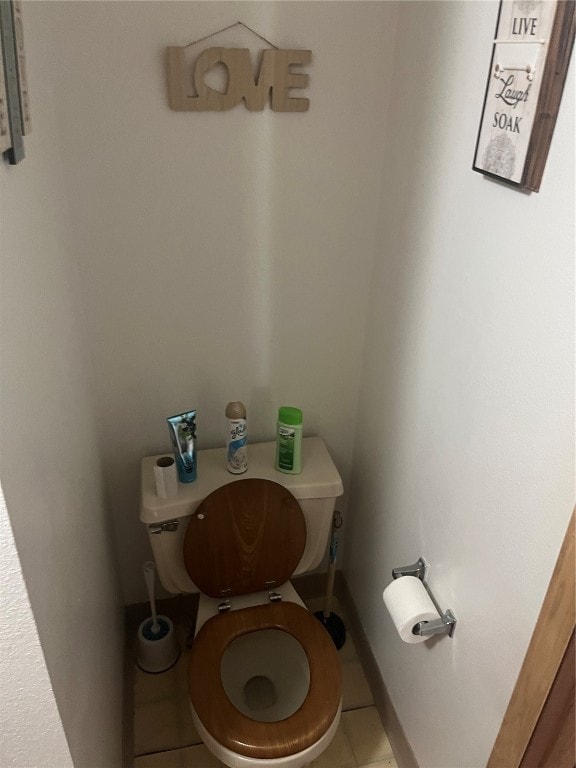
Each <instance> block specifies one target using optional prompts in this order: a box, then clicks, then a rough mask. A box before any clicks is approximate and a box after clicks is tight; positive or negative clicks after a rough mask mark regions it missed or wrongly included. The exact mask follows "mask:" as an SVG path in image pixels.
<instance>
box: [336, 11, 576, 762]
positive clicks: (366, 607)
mask: <svg viewBox="0 0 576 768" xmlns="http://www.w3.org/2000/svg"><path fill="white" fill-rule="evenodd" d="M496 14H497V3H495V2H490V3H488V2H479V3H473V2H466V3H461V2H426V3H402V4H401V9H400V16H399V26H398V37H397V40H396V53H395V57H394V72H393V83H394V84H393V89H392V97H391V103H390V114H391V124H390V129H391V133H390V144H389V146H388V154H387V163H386V167H385V170H384V188H383V196H382V203H381V214H382V226H381V228H380V253H379V256H378V258H377V259H376V261H375V266H374V272H373V274H372V278H371V285H372V289H371V308H370V319H369V331H368V336H367V343H366V348H365V355H364V364H363V376H362V384H361V388H360V399H359V403H360V405H359V413H358V423H357V431H356V447H355V455H354V461H353V471H352V490H351V497H350V504H349V508H350V513H349V526H350V527H349V530H348V538H347V549H346V554H347V557H346V568H345V570H346V576H347V578H348V580H349V583H350V586H351V588H352V594H353V596H354V599H355V600H356V602H357V604H358V606H359V609H360V615H361V618H362V622H363V624H364V627H365V629H366V632H367V635H368V638H369V640H370V643H371V645H372V648H373V650H374V653H375V655H376V658H377V661H378V664H379V666H380V668H381V670H382V674H383V676H384V680H385V682H386V685H387V686H388V690H389V692H390V694H391V697H392V700H393V702H394V705H395V707H396V709H397V711H398V715H399V716H400V719H401V721H402V724H403V726H404V728H405V731H406V734H407V736H408V739H409V741H410V742H411V744H412V747H413V749H414V751H415V755H416V758H417V759H418V761H419V764H420V766H421V768H480V766H483V765H485V763H486V760H487V758H488V756H489V753H490V750H491V747H492V744H493V742H494V739H495V737H496V733H497V730H498V727H499V724H500V722H501V720H502V717H503V714H504V711H505V708H506V705H507V702H508V699H509V697H510V694H511V692H512V688H513V685H514V682H515V680H516V677H517V674H518V671H519V667H520V664H521V662H522V659H523V656H524V653H525V651H526V647H527V645H528V642H529V639H530V636H531V633H532V631H533V628H534V624H535V621H536V618H537V614H538V611H539V608H540V605H541V603H542V600H543V597H544V593H545V590H546V587H547V583H548V581H549V578H550V575H551V572H552V569H553V566H554V563H555V560H556V556H557V554H558V550H559V548H560V544H561V541H562V538H563V535H564V532H565V529H566V526H567V523H568V518H569V515H570V512H571V509H572V506H573V503H574V488H573V470H574V444H573V425H574V385H573V373H574V370H573V353H574V345H573V342H574V338H573V298H574V202H575V201H574V67H573V63H572V71H571V74H570V77H569V80H568V83H567V85H566V89H565V93H564V100H563V104H562V108H561V113H560V118H559V121H558V124H557V128H556V133H555V136H554V139H553V142H552V148H551V151H550V155H549V159H548V164H547V168H546V172H545V175H544V180H543V184H542V190H541V192H540V193H539V194H532V195H527V194H523V193H521V192H518V191H516V190H513V189H510V188H508V187H506V186H504V185H500V184H498V183H495V182H493V181H489V180H487V179H484V178H483V177H482V176H481V175H479V174H477V173H474V172H473V171H472V170H471V165H472V157H473V152H474V145H475V140H476V132H477V127H478V122H479V119H480V112H481V107H482V102H483V94H484V87H485V83H486V76H487V69H488V65H489V58H490V50H491V49H490V44H491V40H492V38H493V33H494V28H495V20H496ZM420 555H423V556H424V557H425V558H426V559H427V560H428V562H429V563H430V564H431V571H430V578H429V582H430V586H431V588H432V591H433V592H434V593H435V595H436V597H437V599H438V600H439V602H440V603H441V606H442V607H444V608H448V607H450V608H452V609H453V610H454V612H455V614H456V616H457V618H458V625H457V628H456V634H455V637H454V638H453V639H447V638H441V639H440V640H439V641H437V642H435V641H429V642H427V643H426V644H421V645H418V646H409V645H405V644H403V643H402V642H401V641H400V639H399V637H398V636H397V634H396V633H395V632H394V630H393V627H392V623H391V620H390V618H389V616H388V614H387V613H386V611H385V608H384V605H383V603H382V599H381V593H382V590H383V589H384V587H385V586H386V585H387V584H388V583H389V582H390V580H391V570H392V568H393V567H394V566H398V565H403V564H407V563H411V562H414V560H416V559H417V558H418V556H420Z"/></svg>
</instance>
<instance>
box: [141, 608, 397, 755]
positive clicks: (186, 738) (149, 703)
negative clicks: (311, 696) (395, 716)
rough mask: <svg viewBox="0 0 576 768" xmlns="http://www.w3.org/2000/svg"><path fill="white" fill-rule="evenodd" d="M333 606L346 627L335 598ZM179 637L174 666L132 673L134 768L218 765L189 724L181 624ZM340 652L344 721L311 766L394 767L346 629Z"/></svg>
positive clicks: (385, 738) (387, 742)
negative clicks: (153, 672)
mask: <svg viewBox="0 0 576 768" xmlns="http://www.w3.org/2000/svg"><path fill="white" fill-rule="evenodd" d="M308 607H309V608H310V609H311V610H313V611H316V610H320V609H321V608H322V600H319V601H310V602H309V603H308ZM332 610H333V611H334V612H335V613H337V614H338V615H339V616H341V617H342V618H343V619H344V621H345V623H346V626H347V627H348V626H349V624H348V622H346V618H345V616H344V615H343V613H342V610H341V608H340V606H339V605H338V604H337V601H336V600H334V602H333V604H332ZM181 636H182V642H181V648H182V649H183V653H182V655H181V657H180V660H179V661H178V663H177V664H176V666H175V667H174V668H173V669H171V670H168V671H167V672H164V673H162V674H160V675H149V674H146V673H145V672H142V671H141V670H139V669H136V671H135V677H134V768H222V765H223V764H222V763H220V762H219V761H218V760H216V758H214V757H213V756H212V755H211V753H210V752H208V750H207V749H206V747H205V746H204V745H203V744H202V742H201V739H200V737H199V736H198V734H197V732H196V729H195V727H194V724H193V722H192V717H191V715H190V710H189V706H188V698H187V692H186V673H185V670H186V664H187V654H186V652H185V648H186V645H185V630H184V628H182V629H181ZM339 656H340V661H341V664H342V687H343V697H342V698H343V712H342V719H341V721H340V726H339V728H338V731H337V732H336V736H335V737H334V740H333V741H332V743H331V744H330V746H329V747H328V749H327V750H326V751H325V752H324V753H323V754H322V755H320V757H318V758H317V759H316V760H314V762H313V763H311V768H368V767H369V768H397V765H396V761H395V759H394V756H393V754H392V748H391V746H390V742H389V741H388V737H387V736H386V733H385V732H384V729H383V728H382V724H381V722H380V718H379V716H378V712H377V711H376V708H375V706H374V701H373V699H372V694H371V692H370V687H369V686H368V683H367V681H366V678H365V676H364V672H363V670H362V667H361V665H360V662H359V660H358V656H357V654H356V648H355V646H354V640H353V638H352V637H351V636H350V632H349V631H348V632H347V637H346V643H345V644H344V646H343V648H341V650H340V651H339Z"/></svg>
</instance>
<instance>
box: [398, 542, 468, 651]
mask: <svg viewBox="0 0 576 768" xmlns="http://www.w3.org/2000/svg"><path fill="white" fill-rule="evenodd" d="M428 568H429V566H428V563H427V562H426V560H424V558H423V557H419V558H418V560H417V561H416V562H415V563H412V565H401V566H399V567H398V568H393V569H392V577H393V578H394V579H399V578H401V577H402V576H416V578H417V579H420V581H421V582H422V583H423V584H424V586H425V587H426V591H427V592H428V594H429V595H430V597H431V598H432V600H433V602H434V604H435V605H436V607H437V603H436V600H435V599H434V595H433V594H432V593H431V592H430V589H429V588H428V585H427V584H426V581H425V579H426V574H427V572H428ZM438 613H439V614H440V618H439V619H434V620H433V621H419V622H418V624H415V625H414V627H413V628H412V633H413V634H415V635H423V636H426V637H427V636H429V635H440V634H446V635H448V637H452V636H453V635H454V630H455V628H456V616H454V613H453V612H452V610H451V609H450V608H448V609H447V610H446V611H444V612H442V611H438Z"/></svg>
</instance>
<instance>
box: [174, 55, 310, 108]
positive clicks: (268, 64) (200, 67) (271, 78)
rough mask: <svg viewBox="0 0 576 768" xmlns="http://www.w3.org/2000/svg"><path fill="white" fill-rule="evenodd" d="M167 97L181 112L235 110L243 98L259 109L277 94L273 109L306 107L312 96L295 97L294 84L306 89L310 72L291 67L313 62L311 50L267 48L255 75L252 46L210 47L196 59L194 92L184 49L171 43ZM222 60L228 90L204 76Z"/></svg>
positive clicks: (272, 101)
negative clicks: (193, 91) (250, 48)
mask: <svg viewBox="0 0 576 768" xmlns="http://www.w3.org/2000/svg"><path fill="white" fill-rule="evenodd" d="M166 53H167V73H168V100H169V103H170V107H171V109H174V110H176V111H177V112H206V111H224V110H228V109H232V108H233V107H235V106H237V105H238V104H240V102H241V101H242V100H244V103H245V104H246V108H247V109H249V110H250V111H251V112H259V111H261V110H263V109H264V105H265V103H266V101H267V100H268V98H269V94H270V91H271V92H272V96H271V99H270V104H271V107H272V109H273V110H274V112H307V111H308V108H309V106H310V99H307V98H303V97H296V96H291V95H290V91H291V90H292V89H293V88H306V86H307V85H308V82H309V79H310V78H309V75H307V74H305V73H303V72H292V70H291V67H292V66H299V65H300V66H301V65H305V64H309V63H310V60H311V58H312V51H304V50H282V49H266V50H264V51H262V54H261V57H260V66H259V69H258V75H257V77H256V79H254V76H253V74H252V62H251V59H250V51H249V50H248V48H207V49H206V50H205V51H203V52H202V53H201V54H200V56H199V57H198V58H197V59H196V62H195V64H194V75H193V83H194V88H195V90H196V94H197V95H196V96H190V95H189V93H188V91H189V90H190V88H189V86H188V83H190V82H191V81H190V77H189V75H187V72H186V65H185V62H184V48H180V47H175V46H170V47H168V49H167V51H166ZM217 65H224V66H225V67H226V69H227V73H228V83H227V86H226V90H225V91H219V90H216V89H214V88H211V87H210V86H208V85H207V84H206V82H205V80H204V77H205V75H206V74H207V73H208V72H209V71H210V70H211V69H213V68H214V67H216V66H217Z"/></svg>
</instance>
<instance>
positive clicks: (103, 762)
mask: <svg viewBox="0 0 576 768" xmlns="http://www.w3.org/2000/svg"><path fill="white" fill-rule="evenodd" d="M24 23H25V37H26V50H27V59H28V78H29V86H30V93H31V100H32V119H33V130H32V134H31V135H30V136H28V137H26V152H27V157H26V159H25V160H24V161H23V162H22V163H21V164H19V165H18V166H8V165H7V164H6V163H5V162H2V163H1V165H0V200H1V205H0V233H1V259H2V283H1V291H2V293H1V299H2V303H1V309H2V315H1V332H2V355H1V360H0V363H1V402H0V406H1V407H0V419H1V423H0V448H1V455H2V464H1V467H0V472H1V475H0V476H1V480H2V487H3V489H4V494H5V497H6V504H7V507H8V512H9V514H10V519H11V523H12V528H13V531H14V539H15V542H16V546H17V549H18V555H19V559H20V562H21V566H22V572H23V576H24V580H25V583H26V588H27V590H28V595H29V599H30V604H31V606H32V610H33V612H34V619H35V622H36V626H37V630H38V636H39V638H40V642H41V644H42V650H43V653H44V657H45V660H46V666H47V669H48V672H49V675H50V679H51V683H52V687H53V690H54V695H55V699H56V703H57V705H58V709H59V712H60V717H61V720H62V724H63V727H64V731H65V733H66V737H67V740H68V744H69V749H70V753H71V756H72V759H73V761H74V765H75V766H76V768H100V767H102V768H104V766H105V768H113V767H114V766H117V765H119V764H120V760H121V724H122V708H121V698H122V650H123V629H122V609H121V601H120V599H119V589H118V584H117V574H116V569H115V565H114V561H113V556H112V544H111V530H110V521H109V518H108V514H107V511H106V503H105V498H104V484H103V479H102V463H101V460H100V456H99V451H98V444H97V420H96V417H95V413H94V407H93V403H92V396H91V394H90V389H89V379H88V375H87V355H86V352H85V348H84V345H83V342H82V339H81V338H80V335H79V324H80V317H81V314H82V312H81V307H82V305H81V302H80V301H78V291H77V286H76V263H77V260H78V256H77V253H76V252H75V250H74V248H73V238H72V224H73V222H71V219H70V214H69V210H68V206H67V201H66V195H65V189H64V183H63V175H62V153H61V149H62V147H61V145H60V141H59V132H58V128H57V124H56V116H57V112H58V107H57V104H56V103H55V99H54V92H53V77H52V73H51V71H50V66H49V65H50V40H49V36H48V35H47V29H46V28H45V27H44V25H43V18H42V13H41V6H40V5H37V4H30V5H26V6H25V8H24ZM21 594H22V599H21V610H22V611H23V612H24V611H27V610H28V604H27V601H26V600H25V599H24V597H25V595H24V593H21ZM23 615H25V614H23ZM6 620H7V622H8V624H7V627H8V631H6V632H3V633H2V638H3V641H4V642H6V643H7V644H8V645H10V643H11V637H10V632H12V631H16V627H14V626H12V625H11V624H10V622H9V619H8V617H6ZM30 673H31V676H33V670H32V669H31V670H30ZM17 680H18V677H17V673H16V670H15V678H14V679H9V680H8V681H7V682H6V683H5V684H4V685H3V686H2V690H3V691H4V690H6V689H7V687H10V686H12V685H15V684H16V683H17ZM44 682H45V681H44V680H42V679H41V678H38V686H40V687H39V688H38V690H41V689H42V688H41V686H42V685H43V684H44ZM29 684H30V686H32V685H33V681H32V680H30V681H29ZM33 690H34V689H33V688H32V687H31V688H30V690H25V691H22V696H21V699H20V703H21V709H19V710H18V709H17V710H16V711H15V713H14V714H15V715H20V719H19V723H20V728H21V731H20V737H21V738H22V739H23V740H25V739H26V738H30V731H33V730H34V729H36V728H37V727H38V726H39V722H37V721H36V719H35V717H34V715H33V712H31V711H30V709H29V708H27V705H26V702H27V700H28V699H29V696H30V694H31V693H32V692H33ZM17 698H18V697H17ZM49 703H50V702H49V701H47V704H49ZM14 706H16V707H18V706H19V704H18V701H16V702H15V704H14ZM47 715H48V712H47ZM57 738H58V739H60V735H58V734H57ZM51 747H54V749H53V750H52V749H51ZM33 754H34V748H33V747H32V746H31V754H29V755H28V758H29V760H30V762H29V763H28V768H36V766H37V765H38V764H37V763H34V757H33ZM63 754H64V753H63V751H62V749H60V746H59V742H58V741H56V742H54V744H52V740H51V735H50V734H49V733H48V734H47V742H46V752H45V758H44V762H43V763H42V765H43V766H45V768H61V766H63V765H64V764H65V762H64V761H63V760H64V758H63ZM25 758H26V755H24V756H23V755H15V756H14V757H12V755H9V756H8V757H7V759H6V762H4V760H3V762H2V765H3V766H4V765H6V766H11V765H18V766H22V765H24V764H25ZM12 759H13V760H14V762H12Z"/></svg>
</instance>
